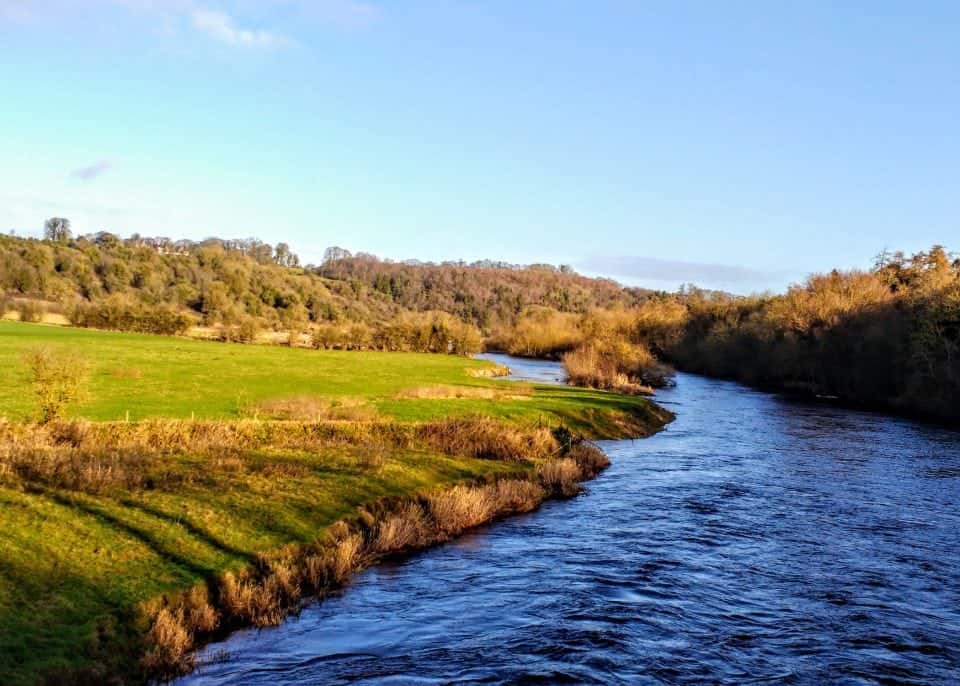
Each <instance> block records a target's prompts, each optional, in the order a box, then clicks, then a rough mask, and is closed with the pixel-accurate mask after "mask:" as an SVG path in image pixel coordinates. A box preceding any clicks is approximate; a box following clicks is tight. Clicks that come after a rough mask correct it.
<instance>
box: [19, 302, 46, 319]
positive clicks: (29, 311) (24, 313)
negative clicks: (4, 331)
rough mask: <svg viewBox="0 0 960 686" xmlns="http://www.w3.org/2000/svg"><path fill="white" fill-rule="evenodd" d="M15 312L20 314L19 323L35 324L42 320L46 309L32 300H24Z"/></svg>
mask: <svg viewBox="0 0 960 686" xmlns="http://www.w3.org/2000/svg"><path fill="white" fill-rule="evenodd" d="M17 311H18V312H19V314H20V321H22V322H32V323H36V322H39V321H40V320H41V319H43V315H44V314H46V308H45V307H44V306H43V305H41V304H40V303H37V302H34V301H33V300H24V301H22V302H21V303H20V305H19V307H18V308H17Z"/></svg>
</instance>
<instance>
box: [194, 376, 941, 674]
mask: <svg viewBox="0 0 960 686" xmlns="http://www.w3.org/2000/svg"><path fill="white" fill-rule="evenodd" d="M678 381H679V382H678V384H677V387H676V389H672V390H669V391H666V392H664V393H662V394H661V395H660V400H661V401H662V402H664V403H665V404H668V405H669V406H670V407H671V409H673V410H674V411H676V412H677V414H678V417H679V418H678V420H677V421H676V422H675V423H674V424H673V425H671V426H670V428H669V429H668V430H667V431H666V432H664V433H662V434H659V435H658V436H655V437H653V438H650V439H647V440H643V441H636V442H607V443H604V444H603V447H604V448H605V449H606V450H607V452H608V453H609V455H610V457H611V459H612V460H613V466H612V467H611V468H610V469H609V470H608V471H607V472H605V473H604V474H603V475H602V476H601V477H600V478H599V479H597V480H596V481H594V482H592V483H591V485H590V492H589V494H588V495H586V496H582V497H580V498H577V499H575V500H572V501H566V502H557V503H548V504H547V505H546V506H545V507H544V508H543V509H541V510H540V511H538V512H535V513H532V514H530V515H527V516H523V517H519V518H514V519H510V520H507V521H504V522H500V523H498V524H495V525H493V526H491V527H489V528H486V529H482V530H479V531H477V532H475V533H473V534H471V535H468V536H466V537H465V538H462V539H460V540H458V541H456V542H454V543H452V544H449V545H447V546H444V547H441V548H438V549H434V550H431V551H429V552H426V553H423V554H421V555H418V556H416V557H414V558H412V559H409V560H406V561H404V562H399V563H395V564H389V565H384V566H381V567H378V568H376V569H372V570H370V571H368V572H367V573H365V574H363V575H361V576H360V577H358V578H357V579H356V581H355V583H353V584H352V586H351V587H350V588H349V589H348V590H347V591H346V592H345V593H344V594H343V595H342V596H341V597H338V598H333V599H329V600H327V601H326V602H325V603H323V604H322V605H319V606H315V607H312V608H308V609H307V610H305V611H304V612H303V614H302V615H301V617H300V618H299V619H293V620H291V621H289V622H287V623H286V624H284V625H283V626H282V627H280V628H278V629H275V630H268V631H262V632H259V633H258V632H254V631H250V632H246V633H242V634H239V635H237V636H235V637H233V638H232V639H231V640H230V641H228V642H227V643H226V644H225V645H224V646H216V647H215V648H214V649H215V650H217V649H222V648H224V647H225V648H226V649H227V650H228V651H229V653H230V658H229V659H228V660H227V661H226V662H224V663H222V664H215V665H210V666H208V667H205V668H203V669H202V670H201V671H200V672H199V673H197V674H195V675H194V676H193V677H191V678H189V679H187V680H185V681H184V682H183V683H184V684H237V683H250V684H312V683H315V684H326V683H388V684H407V683H412V684H439V683H449V682H470V683H630V684H701V683H729V684H744V683H783V684H821V683H850V684H861V683H863V684H868V683H918V684H920V683H922V684H934V683H935V684H952V683H958V682H960V434H957V433H952V432H949V431H946V430H943V429H938V428H935V427H929V426H924V425H919V424H915V423H912V422H909V421H905V420H900V419H892V418H887V417H882V416H878V415H872V414H863V413H858V412H852V411H850V410H844V409H839V408H833V407H825V406H814V405H805V404H798V403H793V402H789V401H785V400H782V399H778V398H776V397H774V396H770V395H765V394H761V393H757V392H753V391H750V390H747V389H745V388H743V387H742V386H738V385H736V384H733V383H727V382H720V381H712V380H707V379H703V378H699V377H695V376H686V375H681V376H680V378H679V380H678Z"/></svg>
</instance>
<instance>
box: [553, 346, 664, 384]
mask: <svg viewBox="0 0 960 686" xmlns="http://www.w3.org/2000/svg"><path fill="white" fill-rule="evenodd" d="M563 367H564V369H565V370H566V372H567V375H568V376H569V378H570V382H571V383H573V384H576V385H578V386H588V387H590V388H602V389H607V390H615V391H619V392H621V393H631V394H645V393H650V392H652V391H651V389H650V387H662V386H667V385H669V384H670V383H671V381H672V376H673V370H672V369H671V368H670V367H668V366H667V365H665V364H663V363H661V362H659V361H658V360H657V358H656V357H654V356H653V354H652V353H651V352H650V350H649V349H647V347H646V346H644V345H642V344H639V343H629V342H627V341H623V340H614V341H603V340H593V341H590V342H588V343H584V344H583V345H581V346H579V347H578V348H577V349H576V350H574V351H572V352H569V353H567V354H566V355H564V356H563Z"/></svg>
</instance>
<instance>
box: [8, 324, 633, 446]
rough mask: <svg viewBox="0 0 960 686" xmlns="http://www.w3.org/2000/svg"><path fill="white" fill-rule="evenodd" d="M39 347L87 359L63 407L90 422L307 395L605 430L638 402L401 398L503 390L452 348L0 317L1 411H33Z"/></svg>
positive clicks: (565, 395)
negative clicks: (72, 398) (435, 351)
mask: <svg viewBox="0 0 960 686" xmlns="http://www.w3.org/2000/svg"><path fill="white" fill-rule="evenodd" d="M38 346H48V347H50V348H53V349H58V348H59V349H63V350H69V351H72V352H74V353H77V354H78V355H80V356H81V357H83V358H86V360H88V361H89V363H90V364H91V366H92V376H91V383H90V399H89V401H88V402H87V403H85V404H83V405H80V406H77V407H74V408H71V409H70V412H69V413H70V414H71V415H72V416H74V417H82V418H86V419H91V420H122V419H126V418H128V417H129V419H131V420H139V419H145V418H152V417H177V418H189V417H196V418H197V419H233V418H237V417H238V416H239V414H240V412H241V410H242V409H243V408H248V407H251V406H253V405H255V404H256V403H258V402H261V401H266V400H275V399H283V398H290V397H296V396H304V395H306V396H317V397H321V398H331V399H351V400H360V401H363V402H366V403H369V404H370V405H371V406H372V407H374V408H376V409H377V410H378V411H379V412H380V413H381V414H383V415H385V416H387V417H391V418H395V419H397V420H401V421H422V420H428V419H432V418H436V417H447V416H459V415H474V414H485V415H490V416H495V417H500V418H504V419H507V420H511V421H516V422H526V423H535V422H544V423H548V424H566V425H568V426H570V427H572V428H574V429H577V430H579V431H582V432H584V433H589V434H594V435H604V434H609V432H610V431H611V430H612V429H613V428H614V427H613V425H611V424H609V423H608V424H607V425H606V426H604V422H605V421H606V420H607V419H609V417H605V415H607V414H608V413H609V412H611V411H614V412H631V411H635V410H637V409H638V408H643V406H644V403H645V401H643V400H640V399H636V398H629V397H626V396H620V395H616V394H611V393H602V392H596V391H589V390H585V389H578V388H566V387H556V386H548V385H539V386H535V387H534V394H533V396H532V397H531V398H524V399H509V398H506V399H505V398H498V399H494V400H484V399H477V398H461V399H443V400H429V399H400V398H397V395H398V394H400V393H401V392H402V391H404V390H408V389H411V388H416V387H420V386H433V385H450V386H463V387H491V388H498V389H502V388H503V384H504V382H503V381H498V380H495V379H484V378H476V377H472V376H470V375H468V373H467V370H468V369H481V368H483V367H484V366H489V363H486V362H482V361H477V360H471V359H465V358H462V357H456V356H450V355H425V354H417V353H381V352H339V351H316V350H306V349H300V348H286V347H278V346H259V345H240V344H230V343H216V342H205V341H195V340H188V339H183V338H172V337H165V336H150V335H144V334H128V333H113V332H102V331H91V330H88V329H76V328H68V327H59V326H45V325H39V324H21V323H18V322H9V321H0V417H7V418H8V419H11V420H22V419H27V418H29V417H31V416H33V415H34V414H35V413H36V407H35V402H34V399H33V397H32V395H31V392H30V389H29V384H28V381H27V373H26V369H25V367H24V365H23V362H22V357H23V354H24V353H25V352H26V351H27V350H29V349H31V348H35V347H38ZM597 422H599V425H597V426H594V425H595V424H596V423H597Z"/></svg>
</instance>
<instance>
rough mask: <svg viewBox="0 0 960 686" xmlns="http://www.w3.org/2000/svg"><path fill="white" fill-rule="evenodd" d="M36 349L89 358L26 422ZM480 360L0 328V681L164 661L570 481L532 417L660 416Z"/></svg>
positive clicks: (584, 422)
mask: <svg viewBox="0 0 960 686" xmlns="http://www.w3.org/2000/svg"><path fill="white" fill-rule="evenodd" d="M38 345H43V346H46V347H48V348H50V349H61V348H62V349H64V350H69V351H71V352H72V353H74V354H76V355H78V356H79V357H80V358H81V359H86V360H88V361H89V362H90V364H91V376H90V386H91V388H90V393H89V396H88V398H87V399H86V402H85V403H83V404H80V405H77V406H75V407H72V408H71V409H70V415H71V417H69V418H68V419H66V420H64V421H61V422H53V423H50V424H47V425H43V426H41V425H37V424H33V423H30V422H29V421H27V420H28V418H29V417H30V416H31V414H32V413H33V411H34V408H33V403H32V401H31V398H30V389H29V384H28V382H27V378H26V376H25V371H24V369H23V365H22V364H21V357H22V356H23V354H24V353H25V352H26V351H28V350H31V349H34V348H35V347H36V346H38ZM488 368H489V366H488V365H486V363H481V362H476V361H473V360H467V359H463V358H454V357H449V356H439V355H434V356H431V355H406V354H399V353H398V354H379V353H338V352H318V351H312V350H299V349H285V348H277V347H269V348H267V347H264V348H261V347H257V346H241V345H229V344H220V343H202V342H196V341H188V340H181V339H174V338H163V337H157V336H144V335H133V334H115V333H101V332H95V331H86V330H76V329H64V328H59V327H47V326H41V325H30V324H17V323H2V324H0V417H3V416H5V417H6V418H7V419H5V420H3V421H0V681H2V682H3V683H5V684H15V685H17V684H33V683H38V682H42V681H43V680H48V681H50V682H55V683H70V682H71V680H72V681H79V682H84V683H109V682H111V681H115V682H117V683H123V682H131V681H133V682H136V681H138V680H142V679H143V675H144V673H145V672H144V671H143V670H144V668H145V667H147V668H149V669H150V670H151V671H152V672H153V673H163V672H164V671H171V672H175V671H177V670H179V669H182V668H183V666H184V665H188V664H189V649H190V648H192V647H194V646H195V645H197V644H198V643H200V642H202V641H204V640H207V639H208V638H210V637H213V636H216V635H219V634H220V633H221V632H223V631H225V630H227V629H229V628H232V627H235V626H242V625H244V624H250V623H254V624H259V625H262V624H264V623H272V622H274V621H279V618H280V617H282V616H283V615H284V613H285V612H286V611H287V610H288V609H290V608H291V607H295V605H296V603H297V602H298V601H299V600H300V599H301V598H302V597H303V596H305V595H311V594H317V593H320V594H322V593H323V592H325V591H326V590H328V589H329V588H331V587H334V586H335V585H336V584H338V583H341V582H342V581H343V579H344V578H345V577H346V576H347V575H348V574H349V572H350V571H352V570H353V569H355V568H358V567H360V566H363V565H364V564H368V563H369V562H371V561H373V560H375V559H376V558H377V557H378V556H380V555H383V554H390V553H392V552H397V551H402V550H405V549H408V548H413V547H418V546H421V545H430V544H433V543H436V542H439V541H441V540H445V538H447V537H449V536H451V535H455V534H456V533H457V532H459V531H460V530H462V529H463V528H466V527H469V526H473V525H475V524H477V523H480V522H481V521H484V520H486V519H489V518H491V517H496V516H499V515H502V514H507V513H509V512H512V511H518V510H524V509H530V508H532V507H534V506H536V504H538V503H539V502H540V501H541V500H542V499H543V498H546V497H549V496H551V495H557V494H563V493H566V492H568V491H569V490H570V485H569V484H570V482H571V480H576V479H577V478H580V477H581V476H583V475H584V473H582V470H579V469H573V468H571V467H570V460H569V459H568V460H566V461H565V462H564V461H563V460H561V461H559V462H558V461H557V458H558V457H559V456H561V454H562V453H564V452H566V451H568V450H569V449H570V448H571V443H570V441H569V435H568V434H567V433H566V432H562V431H561V432H556V431H553V430H551V429H554V428H555V427H558V426H566V427H570V428H571V429H573V432H574V433H575V434H576V433H582V434H585V435H590V436H594V437H619V436H627V435H632V436H639V435H645V434H647V433H649V432H651V431H654V430H657V429H658V428H660V426H662V424H663V422H664V421H667V420H668V419H669V415H668V413H665V412H664V411H662V410H660V409H659V408H657V407H656V406H655V405H653V404H651V403H648V402H647V401H645V400H642V399H637V398H626V397H620V396H616V395H612V394H605V393H597V392H586V391H583V390H581V389H572V388H569V389H568V388H553V387H548V386H536V385H513V384H509V385H508V384H505V383H504V382H497V381H493V380H490V379H487V378H483V376H482V375H478V374H482V372H483V371H484V370H486V369H488ZM128 413H129V416H130V418H131V419H130V421H127V420H126V417H127V414H128ZM118 419H122V420H121V421H117V420H118ZM564 465H566V466H564ZM571 470H572V471H571ZM587 471H591V470H587ZM510 483H516V484H517V485H514V486H509V485H506V484H510ZM497 484H504V485H497ZM458 485H468V486H458ZM458 489H459V490H458ZM451 494H452V495H451ZM358 513H360V515H361V516H360V517H359V519H358ZM364 513H366V514H364ZM371 513H374V514H376V515H377V517H374V516H373V514H371ZM401 515H402V516H401ZM344 522H347V523H346V524H345V523H344ZM390 522H392V523H390ZM331 527H333V528H332V529H331ZM346 539H349V540H350V541H353V543H344V540H346ZM342 545H348V546H353V548H355V549H354V550H353V552H352V553H351V554H350V555H349V559H348V560H347V561H346V562H345V561H344V558H343V555H345V554H346V553H344V552H343V551H342V550H341V546H342ZM231 580H232V581H231ZM189 589H195V590H194V591H193V592H192V593H189V594H188V595H186V596H184V595H182V594H183V592H185V591H189ZM198 593H199V595H198ZM198 598H199V599H200V600H198ZM201 600H202V602H200V601H201ZM145 655H146V656H147V661H146V662H144V661H143V660H144V656H145Z"/></svg>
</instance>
